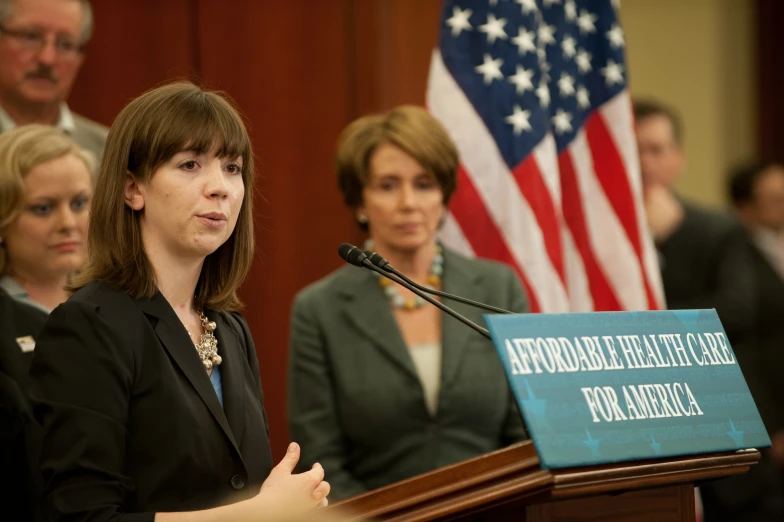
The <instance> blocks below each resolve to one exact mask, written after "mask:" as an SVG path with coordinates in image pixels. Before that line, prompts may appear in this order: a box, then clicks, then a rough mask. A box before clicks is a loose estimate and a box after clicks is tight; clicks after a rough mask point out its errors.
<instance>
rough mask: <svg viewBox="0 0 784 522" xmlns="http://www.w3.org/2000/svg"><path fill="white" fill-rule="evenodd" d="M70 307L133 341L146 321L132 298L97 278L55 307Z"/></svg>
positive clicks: (142, 312)
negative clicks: (81, 309)
mask: <svg viewBox="0 0 784 522" xmlns="http://www.w3.org/2000/svg"><path fill="white" fill-rule="evenodd" d="M72 306H79V307H82V308H84V309H86V311H87V313H89V314H90V315H94V316H95V317H96V318H97V317H100V319H101V320H102V321H103V322H104V323H105V324H106V325H107V326H108V327H109V328H111V330H113V331H116V332H117V333H118V335H120V336H122V337H124V338H126V339H127V340H133V339H134V338H135V337H136V336H137V335H140V334H141V332H142V328H143V327H144V325H145V323H146V324H149V322H148V319H147V317H146V315H145V313H144V311H143V310H142V309H141V307H140V306H139V303H138V302H137V301H136V300H135V299H133V298H132V297H130V296H129V295H128V294H126V293H124V292H122V291H120V290H117V289H116V288H113V287H112V286H110V285H108V284H106V283H102V282H99V281H94V282H92V283H89V284H87V285H86V286H84V287H83V288H80V289H79V290H77V291H76V292H75V293H74V294H73V295H72V296H71V297H70V298H69V299H68V301H66V302H65V303H63V304H61V305H60V306H58V308H60V307H72ZM56 310H57V309H55V311H56Z"/></svg>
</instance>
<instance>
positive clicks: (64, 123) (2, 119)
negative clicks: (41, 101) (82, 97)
mask: <svg viewBox="0 0 784 522" xmlns="http://www.w3.org/2000/svg"><path fill="white" fill-rule="evenodd" d="M57 126H58V127H59V128H60V129H62V130H63V131H65V133H66V134H71V133H73V131H74V129H75V128H76V125H75V123H74V118H73V114H71V109H69V108H68V104H66V103H65V102H63V103H61V104H60V117H59V118H58V120H57ZM15 127H16V122H15V121H14V120H13V118H11V116H9V115H8V113H7V112H6V111H5V109H3V107H2V106H0V132H5V131H9V130H11V129H13V128H15Z"/></svg>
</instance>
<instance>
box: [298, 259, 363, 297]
mask: <svg viewBox="0 0 784 522" xmlns="http://www.w3.org/2000/svg"><path fill="white" fill-rule="evenodd" d="M367 277H373V276H372V274H371V273H370V271H368V270H366V269H363V268H359V267H356V266H352V265H346V266H343V267H340V268H338V269H337V270H335V271H333V272H331V273H329V274H327V275H326V276H324V277H322V278H321V279H319V280H318V281H315V282H313V283H310V284H309V285H307V286H306V287H305V288H303V289H302V290H300V291H299V292H297V295H296V296H294V307H296V306H298V305H299V306H302V305H312V304H314V303H329V302H331V301H332V300H334V299H335V298H336V297H337V296H339V295H341V294H343V295H352V294H353V293H354V290H355V288H356V285H357V283H358V282H360V281H362V280H363V279H364V278H367Z"/></svg>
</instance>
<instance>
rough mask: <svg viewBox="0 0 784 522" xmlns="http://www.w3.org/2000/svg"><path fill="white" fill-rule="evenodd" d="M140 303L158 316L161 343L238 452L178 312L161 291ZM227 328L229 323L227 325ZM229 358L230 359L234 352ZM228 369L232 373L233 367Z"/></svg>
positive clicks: (157, 328)
mask: <svg viewBox="0 0 784 522" xmlns="http://www.w3.org/2000/svg"><path fill="white" fill-rule="evenodd" d="M137 303H138V304H139V306H140V308H141V309H142V311H143V312H144V313H145V314H146V315H148V316H152V317H154V318H155V319H156V321H155V322H154V327H155V334H156V335H157V336H158V339H159V340H160V341H161V344H163V347H164V349H166V351H167V352H168V354H169V356H170V357H171V358H172V361H174V364H176V365H177V366H178V367H179V368H180V370H181V371H182V373H183V374H184V375H185V378H186V379H187V380H188V382H189V383H190V384H191V386H193V388H194V389H195V390H196V393H197V394H198V396H199V397H200V398H201V400H202V401H203V402H204V404H206V405H207V409H209V411H210V413H211V414H212V416H213V417H214V418H215V421H216V422H217V423H218V424H219V425H220V427H221V428H223V431H224V432H225V433H226V436H227V437H228V438H229V440H230V441H231V443H232V445H233V446H234V448H235V449H236V450H237V453H239V447H238V446H237V442H236V440H235V438H234V436H233V434H232V431H231V427H230V426H229V422H228V420H227V419H226V415H225V414H224V412H223V409H222V408H221V405H220V402H219V401H218V396H217V395H216V394H215V389H214V388H213V387H212V383H211V382H210V377H209V375H207V372H206V371H205V369H204V366H203V365H202V362H201V359H199V356H198V353H197V352H196V349H195V347H194V346H193V342H191V340H190V338H189V337H188V332H187V331H186V330H185V327H184V326H183V325H182V322H181V321H180V319H179V317H177V314H176V313H175V312H174V310H173V309H172V307H171V306H170V305H169V303H168V302H167V301H166V299H165V298H164V297H163V295H162V294H161V293H160V292H156V294H155V295H154V296H153V297H152V298H151V299H149V300H138V301H137ZM224 325H225V323H224ZM224 328H226V327H225V326H224ZM226 329H227V328H226ZM223 337H227V336H223ZM220 339H221V337H218V343H219V344H218V353H219V354H221V357H223V354H222V353H221V346H220ZM229 359H231V356H230V357H229ZM229 373H231V371H230V370H229ZM227 380H228V379H227Z"/></svg>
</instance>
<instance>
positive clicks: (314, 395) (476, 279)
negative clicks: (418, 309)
mask: <svg viewBox="0 0 784 522" xmlns="http://www.w3.org/2000/svg"><path fill="white" fill-rule="evenodd" d="M442 285H443V290H444V291H445V292H450V293H454V294H458V295H461V296H463V297H467V298H469V299H474V300H476V301H480V302H484V303H488V304H492V305H495V306H498V307H501V308H506V309H508V310H511V311H515V312H525V311H527V300H526V297H525V293H524V291H523V288H522V286H521V285H520V282H519V281H518V279H517V277H516V275H515V274H514V272H513V271H512V270H511V269H509V268H508V267H505V266H503V265H500V264H498V263H494V262H489V261H481V260H472V259H468V258H465V257H462V256H460V255H458V254H455V253H453V252H450V251H448V250H445V251H444V274H443V278H442ZM447 304H448V305H449V306H451V307H452V308H454V309H455V310H456V311H458V312H459V313H461V314H463V315H464V316H466V317H468V318H469V319H471V320H473V321H475V322H477V323H479V324H484V322H483V320H482V317H481V316H482V311H480V310H478V309H475V308H471V307H469V306H467V305H462V304H460V303H454V302H447ZM441 342H442V346H443V356H442V360H443V362H442V374H441V390H440V395H439V402H438V409H437V415H436V417H435V418H433V417H431V415H430V413H429V412H428V410H427V408H426V406H425V400H424V395H423V392H422V387H421V385H420V381H419V378H418V376H417V372H416V369H415V367H414V364H413V361H412V359H411V357H410V355H409V353H408V349H407V347H406V345H405V342H404V340H403V337H402V335H401V333H400V330H399V329H398V327H397V324H396V322H395V320H394V317H393V315H392V312H391V310H390V307H389V304H388V303H387V300H386V298H385V297H384V295H383V292H382V290H381V288H380V287H379V284H378V281H377V279H376V277H375V276H374V275H373V273H372V272H370V271H368V270H363V269H361V268H357V267H354V266H345V267H343V268H341V269H340V270H337V271H336V272H334V273H332V274H330V275H329V276H327V277H326V278H324V279H322V280H320V281H318V282H316V283H314V284H312V285H310V286H309V287H307V288H305V289H304V290H302V291H301V292H300V293H299V294H298V295H297V297H296V300H295V303H294V308H293V318H292V330H291V353H290V358H289V378H288V385H289V393H288V417H289V425H290V430H291V435H292V439H293V440H294V441H296V442H298V443H299V444H300V446H301V447H302V457H301V460H300V464H301V467H302V468H303V469H305V468H309V467H310V466H311V465H312V464H313V463H315V462H319V463H321V465H322V466H323V467H324V469H325V471H326V480H327V481H329V482H330V484H331V486H332V493H331V494H330V498H331V499H333V500H341V499H344V498H348V497H351V496H354V495H357V494H360V493H363V492H365V491H368V490H371V489H374V488H378V487H381V486H384V485H387V484H390V483H393V482H397V481H399V480H403V479H406V478H408V477H412V476H414V475H418V474H421V473H425V472H427V471H431V470H433V469H436V468H439V467H442V466H446V465H448V464H453V463H455V462H460V461H462V460H466V459H469V458H471V457H475V456H477V455H481V454H483V453H486V452H489V451H492V450H496V449H499V448H501V447H504V446H506V445H508V444H511V443H514V442H517V441H519V440H522V439H523V438H524V437H525V432H524V430H523V426H522V422H521V420H520V415H519V413H518V411H517V407H516V406H515V403H514V400H513V398H512V394H511V391H510V388H509V386H508V384H507V381H506V377H505V374H504V371H503V367H502V364H501V361H500V359H499V357H498V355H497V353H496V351H495V348H494V347H493V346H492V344H491V342H490V341H489V340H487V339H485V338H484V337H482V336H481V335H479V334H478V333H476V332H474V331H473V330H471V329H469V328H468V327H466V326H465V325H463V324H460V323H459V322H458V321H457V320H455V319H453V318H452V317H450V316H448V315H446V314H444V316H443V321H442V339H441Z"/></svg>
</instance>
